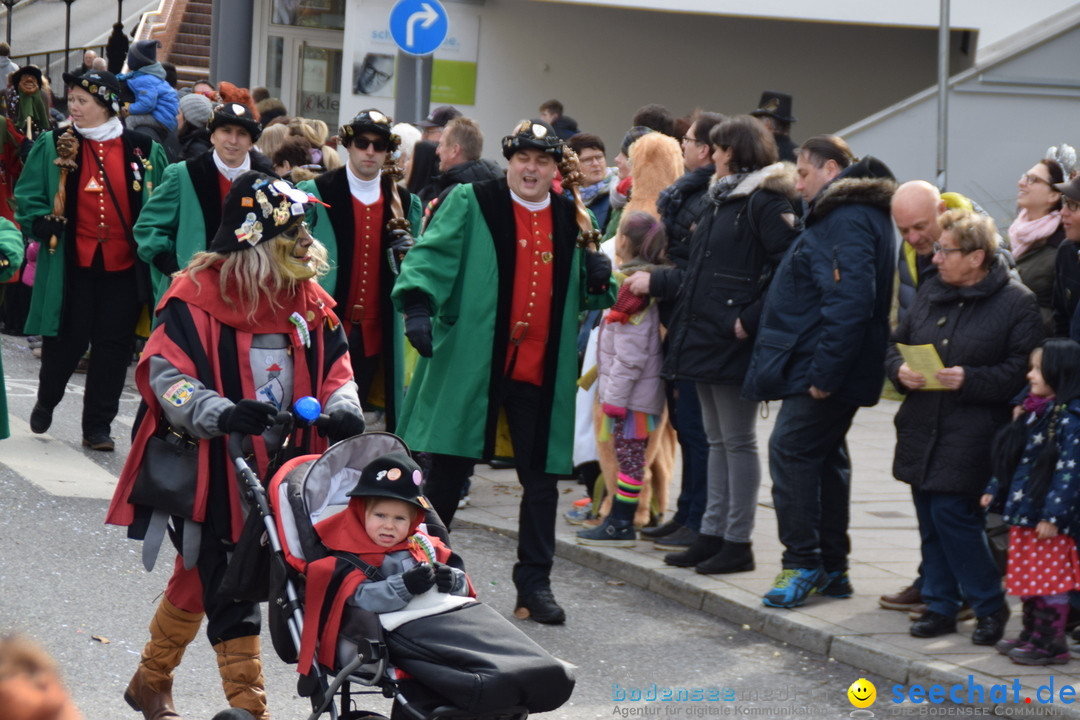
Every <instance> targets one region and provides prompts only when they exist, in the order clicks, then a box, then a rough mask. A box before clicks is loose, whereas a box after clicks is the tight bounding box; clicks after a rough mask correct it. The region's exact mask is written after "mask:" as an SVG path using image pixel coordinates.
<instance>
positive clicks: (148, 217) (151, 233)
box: [133, 143, 184, 299]
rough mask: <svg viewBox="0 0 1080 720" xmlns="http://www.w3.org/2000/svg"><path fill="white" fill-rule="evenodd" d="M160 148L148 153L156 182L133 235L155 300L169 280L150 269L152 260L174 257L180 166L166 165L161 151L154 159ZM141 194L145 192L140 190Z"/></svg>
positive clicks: (177, 221)
mask: <svg viewBox="0 0 1080 720" xmlns="http://www.w3.org/2000/svg"><path fill="white" fill-rule="evenodd" d="M159 150H160V146H159V145H157V144H156V143H155V144H154V151H151V153H150V158H151V159H150V164H151V165H152V166H153V168H154V169H153V171H147V172H148V173H150V172H153V173H155V174H157V173H160V179H159V182H158V183H157V184H156V185H155V186H154V188H153V191H152V193H151V195H150V200H149V201H148V202H147V203H146V204H145V205H143V208H142V212H140V213H139V219H138V221H137V222H136V223H135V228H134V230H133V233H134V235H135V244H136V245H137V246H138V251H139V259H140V260H142V261H143V262H145V263H147V264H148V265H150V280H151V283H152V284H153V286H154V297H155V299H156V298H159V297H161V296H162V295H163V294H164V293H165V290H167V289H168V287H169V283H170V282H172V279H171V278H170V277H168V276H167V275H165V274H163V273H162V272H161V271H160V270H158V269H157V267H155V266H154V258H155V257H157V256H158V255H159V254H161V253H166V252H167V253H172V254H173V255H174V256H175V255H176V231H177V228H178V227H179V225H180V192H181V187H180V185H181V183H182V182H183V177H184V176H183V174H182V173H181V170H182V169H183V167H184V164H183V163H176V164H174V165H169V164H168V161H167V160H165V158H164V152H161V153H160V155H161V156H162V157H161V160H160V161H156V160H154V158H155V157H157V155H158V154H159V153H158V152H157V151H159ZM143 192H146V189H145V188H144V190H143Z"/></svg>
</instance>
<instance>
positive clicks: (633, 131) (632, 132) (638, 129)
mask: <svg viewBox="0 0 1080 720" xmlns="http://www.w3.org/2000/svg"><path fill="white" fill-rule="evenodd" d="M651 132H652V129H651V128H647V127H645V126H643V125H636V126H634V127H632V128H630V129H629V130H627V131H626V135H625V136H624V137H623V141H622V145H621V146H620V147H619V149H620V150H622V154H623V155H625V156H626V157H630V146H631V145H633V144H634V141H635V140H637V139H638V138H640V137H641V136H642V135H648V134H649V133H651Z"/></svg>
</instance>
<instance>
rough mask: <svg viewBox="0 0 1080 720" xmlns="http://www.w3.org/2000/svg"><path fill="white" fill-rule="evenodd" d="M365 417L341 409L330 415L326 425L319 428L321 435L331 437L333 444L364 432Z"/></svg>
mask: <svg viewBox="0 0 1080 720" xmlns="http://www.w3.org/2000/svg"><path fill="white" fill-rule="evenodd" d="M365 427H366V426H365V425H364V416H363V415H357V414H356V413H354V412H351V411H349V410H346V409H344V408H340V409H338V410H335V411H334V412H332V413H330V418H329V419H328V420H327V421H326V423H325V424H324V425H320V426H319V434H320V435H322V436H323V437H329V438H330V442H331V443H336V442H338V441H339V440H344V439H345V438H351V437H352V436H353V435H359V434H360V433H362V432H364V428H365Z"/></svg>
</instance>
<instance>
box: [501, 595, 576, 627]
mask: <svg viewBox="0 0 1080 720" xmlns="http://www.w3.org/2000/svg"><path fill="white" fill-rule="evenodd" d="M514 617H516V618H517V619H519V620H525V619H530V620H535V621H536V622H538V623H543V624H544V625H561V624H562V623H564V622H566V611H565V610H563V609H562V608H561V607H559V603H557V602H555V595H554V594H553V593H552V592H551V588H541V589H539V590H534V591H532V592H531V593H529V594H527V595H521V594H518V597H517V606H516V607H515V608H514Z"/></svg>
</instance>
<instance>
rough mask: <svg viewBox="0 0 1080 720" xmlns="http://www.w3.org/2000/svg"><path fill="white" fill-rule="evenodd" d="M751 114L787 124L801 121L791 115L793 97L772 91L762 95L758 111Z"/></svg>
mask: <svg viewBox="0 0 1080 720" xmlns="http://www.w3.org/2000/svg"><path fill="white" fill-rule="evenodd" d="M750 114H751V115H755V116H760V115H767V116H768V117H771V118H776V119H777V120H779V121H780V122H786V123H793V122H798V121H799V119H798V118H797V117H795V116H794V115H792V114H791V96H790V95H788V94H787V93H782V92H773V91H771V90H766V91H765V92H763V93H761V100H760V101H759V102H758V106H757V110H754V111H753V112H751V113H750Z"/></svg>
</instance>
